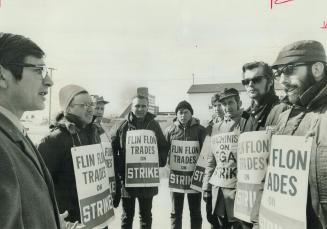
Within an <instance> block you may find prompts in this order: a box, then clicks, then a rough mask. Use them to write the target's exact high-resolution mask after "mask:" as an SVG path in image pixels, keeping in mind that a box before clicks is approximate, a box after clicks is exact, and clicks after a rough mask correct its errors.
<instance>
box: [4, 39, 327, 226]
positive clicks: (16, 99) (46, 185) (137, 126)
mask: <svg viewBox="0 0 327 229" xmlns="http://www.w3.org/2000/svg"><path fill="white" fill-rule="evenodd" d="M44 55H45V54H44V52H43V51H42V49H41V48H40V47H38V46H37V44H35V43H34V42H33V41H31V40H30V39H28V38H25V37H23V36H20V35H14V34H8V33H0V181H1V182H0V202H1V205H0V213H1V214H0V228H33V229H34V228H49V229H51V228H78V227H79V226H80V225H79V222H80V209H79V203H78V196H77V190H76V184H75V183H76V182H75V177H74V169H73V164H72V156H71V153H70V149H71V148H72V147H75V146H83V145H91V144H96V143H99V142H101V140H102V137H103V135H106V133H105V132H104V131H103V129H102V127H101V125H100V122H101V116H102V115H103V106H104V105H105V104H106V103H107V102H106V101H104V100H103V98H101V97H99V96H93V97H92V96H91V95H90V94H89V93H88V91H87V90H86V89H84V88H82V87H80V86H77V85H67V86H65V87H63V88H62V89H61V90H60V92H59V103H60V107H61V110H62V113H61V114H60V115H58V116H57V118H56V123H55V124H54V125H52V126H51V128H52V130H51V132H50V134H49V135H48V136H46V137H44V138H43V139H42V140H41V143H40V144H39V145H38V146H37V147H35V145H34V144H33V143H32V141H31V140H30V139H29V137H28V135H27V134H26V131H25V129H24V127H23V126H22V124H21V123H20V120H19V119H20V118H21V117H22V115H23V113H24V112H25V111H33V110H41V109H43V108H44V106H45V105H44V101H45V96H46V95H47V93H48V89H49V88H50V87H51V86H52V85H53V82H52V80H51V78H50V77H49V75H48V72H47V70H48V68H47V67H46V65H45V62H44ZM326 62H327V59H326V54H325V50H324V48H323V46H322V45H321V44H320V43H319V42H317V41H298V42H295V43H292V44H290V45H287V46H285V47H284V48H283V49H282V50H281V51H280V53H279V55H278V57H277V59H276V61H275V62H274V63H273V64H272V67H270V66H269V65H268V64H266V63H264V62H251V63H248V64H245V65H244V66H243V68H242V71H243V76H242V84H243V85H244V87H245V89H246V91H247V93H248V95H249V96H250V98H251V100H252V103H251V106H250V107H249V108H248V109H247V110H243V109H242V108H241V106H242V101H241V100H240V96H239V93H238V91H237V90H235V89H233V88H229V89H225V90H224V91H223V92H220V93H218V94H216V95H215V96H214V97H213V99H212V105H213V107H214V109H215V111H216V116H215V117H214V118H213V120H212V121H211V122H210V123H209V126H208V127H207V129H205V128H204V127H202V126H201V125H200V124H199V121H198V120H197V119H195V118H193V108H192V107H191V105H190V104H189V103H188V102H186V101H182V102H180V103H179V104H178V105H177V107H176V110H175V113H176V116H177V117H176V119H175V120H174V123H173V124H172V125H171V126H169V127H168V128H167V129H166V131H164V132H163V131H162V130H161V128H160V126H159V124H158V122H157V121H155V120H154V118H155V116H154V115H153V114H151V113H149V112H148V98H147V97H144V96H141V95H138V96H136V97H134V98H133V100H132V110H131V112H130V113H129V115H128V117H127V119H126V120H125V121H124V122H122V123H120V124H119V125H118V126H117V128H115V129H114V130H113V131H112V136H110V138H111V139H110V140H111V144H112V149H113V154H114V162H115V178H116V190H115V195H114V198H113V204H114V206H115V207H117V206H118V205H119V203H120V200H121V202H122V209H123V213H122V226H121V227H122V228H132V224H133V218H134V212H135V200H136V199H138V203H139V211H140V221H141V228H151V227H152V212H151V209H152V200H153V196H155V195H156V194H157V193H158V188H157V187H126V185H125V182H126V181H125V177H126V176H125V175H126V174H125V172H126V154H128V153H129V152H130V151H129V150H128V149H127V146H126V136H127V135H128V134H130V133H131V132H133V131H134V132H133V133H136V130H150V131H151V132H153V133H154V136H155V138H156V141H155V142H156V145H157V149H158V163H157V166H158V167H163V166H165V165H166V163H167V158H168V156H169V155H170V154H171V152H170V151H171V150H170V149H171V147H172V146H173V145H176V144H184V143H185V142H187V141H192V142H195V143H194V146H195V147H198V149H201V148H202V147H203V143H204V141H205V140H204V139H205V137H206V135H210V136H214V135H216V134H221V133H228V132H232V131H236V130H237V131H239V132H240V133H242V132H249V131H256V130H265V129H269V130H272V131H273V132H274V133H276V134H283V135H296V136H311V137H313V139H314V140H313V146H312V151H311V157H310V173H309V181H308V182H309V190H308V196H307V210H306V215H307V228H312V229H316V228H317V229H319V228H327V189H326V187H327V169H326V168H327V160H326V159H327V134H326V132H325V131H326V127H327V117H326V110H327V69H326V68H327V66H326ZM274 80H278V81H279V83H280V84H281V85H282V86H283V88H284V90H285V92H286V97H285V98H284V99H283V100H281V101H280V100H279V98H278V97H277V96H276V94H275V91H274ZM96 104H98V106H97V110H96V111H95V106H96ZM98 117H100V118H98ZM107 137H108V138H109V136H107ZM183 142H184V143H183ZM192 144H193V143H192ZM235 162H236V161H235ZM168 163H169V165H171V163H172V162H171V161H168ZM216 165H217V162H216V160H215V157H214V155H213V154H212V152H209V153H208V161H207V166H206V170H205V176H204V179H203V183H204V184H203V199H204V200H205V201H206V203H207V218H208V221H209V222H210V223H211V224H212V228H258V214H259V210H258V209H259V206H260V197H257V200H258V203H257V204H256V206H255V207H253V209H252V212H251V221H252V223H249V222H242V221H240V220H237V219H236V218H235V217H234V209H233V208H234V200H235V192H236V188H237V187H236V183H237V179H236V177H235V179H234V180H233V181H232V182H230V183H229V184H228V185H227V186H219V185H217V186H216V185H211V184H209V179H210V177H211V176H212V174H213V171H214V169H215V167H216ZM230 166H231V168H234V169H237V168H236V163H230ZM171 170H172V169H171ZM171 172H173V171H171ZM263 182H264V181H263ZM188 200H189V207H190V215H191V228H192V229H193V228H194V229H195V228H201V224H202V218H201V210H200V206H201V192H199V193H188ZM171 201H172V212H171V225H172V228H176V229H178V228H181V227H182V223H181V222H182V220H181V219H182V212H183V207H182V206H183V201H184V195H183V194H182V193H178V192H175V191H172V192H171ZM303 201H306V200H303ZM60 212H61V213H62V214H60Z"/></svg>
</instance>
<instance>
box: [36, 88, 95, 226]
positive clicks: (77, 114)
mask: <svg viewBox="0 0 327 229" xmlns="http://www.w3.org/2000/svg"><path fill="white" fill-rule="evenodd" d="M59 104H60V107H61V110H62V113H61V115H59V116H58V117H57V120H56V123H55V124H54V125H53V126H52V129H51V132H50V134H49V135H48V136H46V137H44V138H43V139H42V140H41V143H40V145H39V146H38V149H39V151H40V152H41V155H42V157H43V159H44V161H45V163H46V165H47V167H48V169H49V171H50V173H51V175H52V178H53V181H54V185H55V191H56V197H57V200H58V206H59V209H60V210H61V211H63V210H67V211H68V213H69V216H68V219H69V220H70V221H79V222H81V219H80V209H79V202H78V196H77V189H76V182H75V175H74V168H73V161H72V156H71V148H72V147H76V146H84V145H91V144H97V143H100V137H99V134H98V131H97V130H98V128H96V127H95V126H94V125H89V124H90V123H91V121H92V118H93V112H94V107H95V104H94V103H93V102H92V99H91V96H90V95H89V93H88V92H87V91H86V90H85V89H84V88H82V87H80V86H78V85H67V86H64V87H63V88H61V89H60V91H59Z"/></svg>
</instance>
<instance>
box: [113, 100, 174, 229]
mask: <svg viewBox="0 0 327 229" xmlns="http://www.w3.org/2000/svg"><path fill="white" fill-rule="evenodd" d="M148 109H149V100H148V97H145V96H143V95H137V96H135V97H134V98H133V100H132V104H131V112H130V113H129V114H128V117H127V119H126V120H124V121H123V122H122V123H121V124H120V125H119V126H118V128H113V130H112V137H111V139H112V149H113V153H114V158H115V166H117V170H118V177H119V181H117V183H118V185H119V182H120V183H121V200H122V208H123V212H122V216H121V228H122V229H130V228H132V227H133V219H134V213H135V200H136V198H137V199H138V203H139V214H140V228H142V229H150V228H151V227H152V200H153V197H154V196H155V195H157V194H158V187H126V186H125V183H126V180H125V169H126V155H127V154H128V153H130V154H132V152H131V151H128V148H127V141H126V140H127V135H128V132H134V133H135V131H137V130H151V131H152V132H153V133H154V134H155V138H156V144H157V147H158V158H159V166H160V167H163V166H165V165H166V161H167V154H168V150H169V146H168V143H167V141H166V139H165V136H164V134H163V132H162V130H161V128H160V125H159V123H158V122H157V121H155V120H154V118H155V115H153V114H151V113H149V112H148ZM138 136H140V138H142V139H143V138H144V135H143V136H142V135H138ZM118 185H117V189H118ZM116 193H117V194H116V196H115V199H114V206H118V204H119V201H120V199H119V198H120V197H119V194H120V192H119V190H117V191H116ZM154 228H158V225H157V226H155V227H154Z"/></svg>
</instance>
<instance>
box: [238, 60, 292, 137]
mask: <svg viewBox="0 0 327 229" xmlns="http://www.w3.org/2000/svg"><path fill="white" fill-rule="evenodd" d="M242 71H243V80H242V84H243V86H244V87H245V90H246V92H247V94H248V95H249V97H250V98H251V105H250V107H249V108H248V109H247V110H246V112H247V113H249V115H250V118H249V119H248V120H247V121H246V123H245V125H244V127H242V128H243V130H244V131H256V130H263V129H265V128H266V126H273V125H275V124H276V121H277V118H278V115H279V114H280V113H281V112H282V111H284V110H286V108H287V105H286V104H285V103H282V104H280V105H279V106H276V105H277V104H279V98H278V96H277V95H276V93H275V89H274V78H273V72H272V69H271V67H270V66H269V65H268V64H267V63H265V62H257V61H255V62H250V63H246V64H244V65H243V67H242ZM275 106H276V107H275ZM273 108H274V109H273Z"/></svg>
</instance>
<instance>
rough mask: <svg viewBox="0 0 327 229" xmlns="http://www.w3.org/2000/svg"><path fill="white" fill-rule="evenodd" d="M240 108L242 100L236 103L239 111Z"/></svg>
mask: <svg viewBox="0 0 327 229" xmlns="http://www.w3.org/2000/svg"><path fill="white" fill-rule="evenodd" d="M241 107H242V100H240V101H239V102H238V108H239V109H241Z"/></svg>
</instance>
